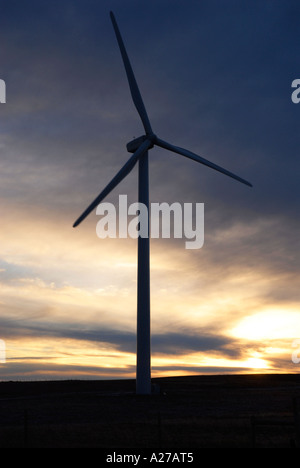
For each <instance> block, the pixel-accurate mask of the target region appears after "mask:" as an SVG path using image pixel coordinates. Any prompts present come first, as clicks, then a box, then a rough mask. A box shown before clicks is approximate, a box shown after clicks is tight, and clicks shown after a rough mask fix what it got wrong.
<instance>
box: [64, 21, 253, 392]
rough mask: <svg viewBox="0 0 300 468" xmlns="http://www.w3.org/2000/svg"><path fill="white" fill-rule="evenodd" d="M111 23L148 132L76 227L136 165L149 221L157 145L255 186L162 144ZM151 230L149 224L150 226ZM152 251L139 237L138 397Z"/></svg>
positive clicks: (146, 357) (145, 376)
mask: <svg viewBox="0 0 300 468" xmlns="http://www.w3.org/2000/svg"><path fill="white" fill-rule="evenodd" d="M110 17H111V21H112V24H113V28H114V31H115V34H116V38H117V42H118V45H119V48H120V52H121V55H122V59H123V63H124V67H125V70H126V75H127V79H128V82H129V87H130V91H131V96H132V99H133V102H134V104H135V107H136V109H137V111H138V113H139V115H140V118H141V120H142V124H143V126H144V129H145V135H142V136H141V137H139V138H135V139H134V140H132V141H130V142H129V143H128V144H127V151H128V152H129V153H133V155H132V156H131V157H130V158H129V159H128V161H127V162H126V164H124V166H123V167H122V168H121V169H120V170H119V172H118V173H117V174H116V175H115V177H114V178H113V179H112V180H111V181H110V182H109V184H108V185H107V186H106V187H105V188H104V190H102V192H101V193H100V194H99V195H98V197H97V198H96V199H95V200H94V201H93V202H92V203H91V204H90V205H89V206H88V208H87V209H86V210H85V211H84V212H83V213H82V215H81V216H80V217H79V218H78V219H77V221H76V222H75V223H74V225H73V227H76V226H78V225H79V224H80V223H81V222H82V221H83V220H84V219H85V218H86V217H87V216H88V215H89V214H90V213H91V212H92V211H93V210H94V209H95V208H96V207H97V205H98V204H99V203H101V201H102V200H103V199H104V198H105V197H106V196H107V195H108V194H109V193H110V192H111V191H112V190H113V189H114V188H115V187H116V186H117V185H118V184H119V183H120V182H121V181H122V180H123V179H124V178H125V177H126V176H127V175H128V174H129V173H130V172H131V171H132V169H133V168H134V166H135V165H136V163H137V162H138V163H139V179H138V196H139V203H143V204H144V205H145V206H146V207H147V212H148V221H149V169H148V167H149V166H148V150H150V149H151V148H153V147H154V146H155V145H157V146H160V147H161V148H164V149H167V150H169V151H172V152H174V153H177V154H180V155H182V156H185V157H187V158H190V159H192V160H194V161H196V162H198V163H201V164H204V165H205V166H208V167H210V168H212V169H214V170H216V171H219V172H221V173H222V174H225V175H227V176H229V177H232V178H233V179H235V180H237V181H239V182H242V183H243V184H246V185H248V186H249V187H252V185H251V184H250V183H249V182H247V181H246V180H244V179H242V178H241V177H239V176H237V175H235V174H233V173H232V172H230V171H228V170H226V169H223V168H222V167H220V166H218V165H216V164H214V163H212V162H210V161H208V160H206V159H204V158H202V157H200V156H198V155H196V154H194V153H192V152H191V151H188V150H186V149H184V148H180V147H178V146H174V145H172V144H170V143H168V142H166V141H164V140H161V139H160V138H159V137H158V136H157V135H155V134H154V132H153V130H152V127H151V124H150V121H149V117H148V114H147V112H146V108H145V105H144V102H143V100H142V96H141V93H140V91H139V88H138V85H137V82H136V79H135V76H134V73H133V70H132V67H131V64H130V61H129V58H128V55H127V52H126V49H125V46H124V42H123V39H122V36H121V33H120V30H119V27H118V25H117V22H116V19H115V16H114V14H113V13H112V12H110ZM148 229H149V222H148ZM149 257H150V251H149V230H148V236H147V237H143V238H142V237H141V236H139V237H138V286H137V361H136V393H137V394H145V395H147V394H150V393H151V351H150V349H151V348H150V258H149Z"/></svg>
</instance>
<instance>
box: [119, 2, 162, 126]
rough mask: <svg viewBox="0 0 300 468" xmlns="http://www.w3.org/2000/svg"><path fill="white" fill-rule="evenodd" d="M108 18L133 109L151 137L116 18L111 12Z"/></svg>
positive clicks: (144, 109) (144, 110)
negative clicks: (114, 36)
mask: <svg viewBox="0 0 300 468" xmlns="http://www.w3.org/2000/svg"><path fill="white" fill-rule="evenodd" d="M110 17H111V21H112V24H113V27H114V30H115V34H116V37H117V41H118V44H119V48H120V51H121V55H122V59H123V62H124V66H125V70H126V74H127V79H128V82H129V87H130V91H131V96H132V99H133V102H134V104H135V107H136V109H137V111H138V113H139V115H140V117H141V119H142V122H143V126H144V129H145V132H146V133H147V134H150V135H151V134H152V133H153V131H152V128H151V125H150V121H149V118H148V115H147V112H146V108H145V105H144V103H143V99H142V96H141V93H140V90H139V88H138V85H137V82H136V79H135V76H134V73H133V70H132V67H131V64H130V61H129V58H128V55H127V52H126V49H125V45H124V42H123V39H122V36H121V33H120V30H119V27H118V25H117V21H116V18H115V16H114V14H113V12H112V11H111V12H110Z"/></svg>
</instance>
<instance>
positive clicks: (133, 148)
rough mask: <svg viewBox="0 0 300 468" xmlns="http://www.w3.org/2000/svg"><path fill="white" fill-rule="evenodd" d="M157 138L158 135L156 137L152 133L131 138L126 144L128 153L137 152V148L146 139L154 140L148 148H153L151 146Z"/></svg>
mask: <svg viewBox="0 0 300 468" xmlns="http://www.w3.org/2000/svg"><path fill="white" fill-rule="evenodd" d="M155 139H156V137H155V135H154V134H152V135H142V136H140V137H138V138H135V139H134V140H131V141H130V142H129V143H127V145H126V148H127V151H128V153H135V152H136V150H138V149H139V147H140V146H141V145H142V144H143V143H144V141H146V140H148V141H151V142H152V144H151V146H149V148H148V149H151V148H153V147H154V142H155Z"/></svg>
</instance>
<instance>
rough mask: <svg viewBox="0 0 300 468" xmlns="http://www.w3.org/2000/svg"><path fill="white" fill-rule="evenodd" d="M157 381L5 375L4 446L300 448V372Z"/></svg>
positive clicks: (0, 390) (0, 394)
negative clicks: (155, 388) (154, 389)
mask: <svg viewBox="0 0 300 468" xmlns="http://www.w3.org/2000/svg"><path fill="white" fill-rule="evenodd" d="M153 383H154V384H156V385H160V389H161V392H160V394H157V395H153V396H136V395H135V393H134V392H135V382H134V381H126V380H115V381H100V380H99V381H88V380H87V381H77V380H76V381H49V382H1V383H0V447H1V448H15V447H17V448H23V447H28V448H98V447H99V448H121V447H122V448H129V447H131V448H139V447H140V448H155V449H162V450H163V449H164V448H168V449H177V450H179V449H187V448H190V449H193V448H194V449H196V448H298V447H299V448H300V445H298V438H297V432H298V431H297V424H295V421H296V420H297V418H295V407H296V406H297V402H298V400H299V414H300V375H297V374H291V375H236V376H233V375H232V376H195V377H173V378H161V379H153ZM296 422H297V421H296ZM299 440H300V438H299Z"/></svg>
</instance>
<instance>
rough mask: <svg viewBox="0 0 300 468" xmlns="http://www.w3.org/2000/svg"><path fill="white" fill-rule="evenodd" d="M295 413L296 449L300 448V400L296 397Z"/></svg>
mask: <svg viewBox="0 0 300 468" xmlns="http://www.w3.org/2000/svg"><path fill="white" fill-rule="evenodd" d="M293 412H294V423H295V433H296V447H297V448H300V417H299V411H298V400H297V398H296V397H294V398H293Z"/></svg>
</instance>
